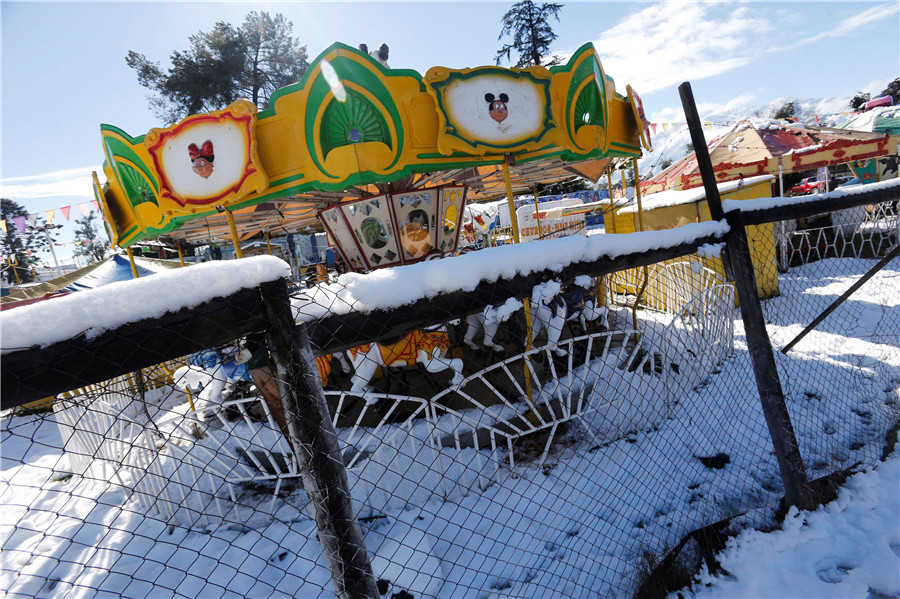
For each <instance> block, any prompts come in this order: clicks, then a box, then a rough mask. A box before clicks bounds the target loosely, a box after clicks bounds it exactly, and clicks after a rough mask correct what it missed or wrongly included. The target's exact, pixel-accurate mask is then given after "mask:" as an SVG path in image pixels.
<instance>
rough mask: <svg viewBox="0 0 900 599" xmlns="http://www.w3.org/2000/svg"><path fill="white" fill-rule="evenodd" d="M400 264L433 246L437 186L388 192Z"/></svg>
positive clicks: (419, 255) (423, 255)
mask: <svg viewBox="0 0 900 599" xmlns="http://www.w3.org/2000/svg"><path fill="white" fill-rule="evenodd" d="M391 204H392V205H393V208H394V216H395V218H396V222H397V229H398V237H399V238H400V251H401V252H402V253H403V254H402V255H403V262H404V264H406V263H409V262H416V261H418V260H420V259H422V258H424V257H425V256H427V255H428V254H429V253H431V251H432V250H433V249H434V248H435V235H436V229H437V227H436V226H435V225H436V215H437V212H438V190H437V189H423V190H415V191H406V192H402V193H393V194H391Z"/></svg>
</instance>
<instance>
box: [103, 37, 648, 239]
mask: <svg viewBox="0 0 900 599" xmlns="http://www.w3.org/2000/svg"><path fill="white" fill-rule="evenodd" d="M625 91H626V93H625V94H621V93H617V92H616V85H615V82H614V81H613V79H612V78H610V77H608V76H606V75H605V74H604V72H603V68H602V66H601V64H600V60H599V58H598V57H597V54H596V52H595V51H594V48H593V46H592V45H591V44H585V45H584V46H582V47H581V48H579V49H578V50H577V51H576V52H575V53H574V54H573V56H572V58H571V59H570V60H569V61H568V62H567V63H566V64H564V65H557V66H554V67H550V68H549V69H548V68H545V67H538V66H535V67H529V68H527V69H515V68H512V69H504V68H500V67H494V66H490V67H477V68H467V69H458V70H454V69H448V68H445V67H434V68H432V69H429V71H428V72H427V73H426V74H425V75H424V76H423V75H420V74H418V73H416V72H415V71H412V70H409V69H388V68H385V67H384V66H383V65H382V64H380V63H378V62H377V61H376V60H375V59H373V58H372V57H370V56H369V55H368V54H365V53H363V52H360V51H358V50H357V49H355V48H351V47H349V46H346V45H344V44H334V45H332V46H331V47H329V48H328V49H326V50H325V51H324V52H323V53H322V54H321V55H320V56H319V57H318V58H317V59H316V60H314V61H313V62H312V64H311V66H310V68H309V69H308V70H307V72H306V73H305V74H304V76H303V78H302V79H301V80H300V81H298V82H297V83H295V84H293V85H291V86H288V87H286V88H282V89H280V90H277V91H276V92H274V93H273V95H272V97H271V98H270V101H269V108H267V109H266V110H264V111H262V112H259V113H258V114H257V110H256V106H254V105H253V104H252V103H251V102H249V101H247V100H239V101H237V102H235V103H233V104H232V105H230V106H228V107H225V108H223V109H222V110H218V111H214V112H212V113H209V114H199V115H192V116H189V117H187V118H186V119H184V120H182V121H180V122H178V123H175V124H174V125H171V126H169V127H166V128H160V129H151V130H150V131H149V132H148V133H146V134H145V135H142V136H138V137H132V136H131V135H129V134H128V133H126V132H125V131H123V130H121V129H119V128H117V127H114V126H112V125H102V126H101V135H102V139H103V151H104V155H105V162H104V169H103V174H104V175H105V177H106V183H104V184H101V183H100V179H99V177H97V178H95V181H94V192H95V195H96V196H97V199H98V201H99V202H100V204H101V206H102V207H103V215H104V222H105V224H106V227H107V230H108V232H109V234H110V237H111V239H112V240H113V242H114V243H115V244H116V245H119V246H120V247H128V246H131V245H133V244H135V243H138V242H140V241H141V240H143V239H155V238H160V237H168V238H170V239H179V240H183V241H188V242H200V241H208V240H210V239H225V238H228V237H230V232H229V228H228V224H227V218H226V216H227V215H224V214H222V212H223V211H228V212H230V213H232V215H233V216H234V218H235V221H236V225H237V228H238V231H239V233H240V236H241V238H242V240H245V239H247V238H249V237H253V236H255V235H256V234H258V233H259V232H260V231H268V232H272V233H276V232H294V231H297V230H302V229H304V228H305V227H307V226H309V225H310V224H313V223H316V212H317V211H318V210H320V209H322V208H325V207H327V206H330V205H333V204H336V203H340V202H347V201H353V200H358V199H360V198H364V197H369V196H376V195H378V194H382V193H386V192H397V191H401V190H414V189H420V188H427V187H436V186H440V185H465V186H466V187H467V189H468V194H469V196H468V198H469V201H478V200H480V199H488V198H496V197H498V196H503V195H505V194H506V189H505V184H504V177H503V172H502V166H501V165H502V164H503V163H504V162H505V163H507V164H509V165H510V166H511V180H512V186H513V190H514V191H529V192H530V191H531V189H532V187H533V186H534V185H535V184H537V183H553V182H558V181H561V180H565V179H569V178H573V177H576V176H583V177H586V178H589V179H591V180H596V179H597V178H599V176H600V174H601V173H602V171H603V168H604V167H605V165H606V161H607V160H608V159H610V158H629V157H636V156H640V155H641V148H642V147H644V148H647V149H649V147H650V143H649V134H648V129H647V127H648V123H647V122H646V119H645V118H644V116H643V107H642V105H641V102H640V98H639V97H638V95H637V94H636V93H634V91H633V90H632V89H631V88H630V86H626V90H625ZM489 98H490V99H489Z"/></svg>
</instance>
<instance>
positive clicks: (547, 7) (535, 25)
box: [496, 0, 563, 69]
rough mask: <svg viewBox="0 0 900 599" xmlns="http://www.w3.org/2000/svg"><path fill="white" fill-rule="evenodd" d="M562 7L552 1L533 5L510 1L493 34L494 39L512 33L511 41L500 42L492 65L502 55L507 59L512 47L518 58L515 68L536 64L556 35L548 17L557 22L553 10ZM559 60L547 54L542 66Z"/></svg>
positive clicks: (525, 0)
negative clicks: (498, 31)
mask: <svg viewBox="0 0 900 599" xmlns="http://www.w3.org/2000/svg"><path fill="white" fill-rule="evenodd" d="M562 7H563V5H562V4H558V3H556V2H548V3H545V4H540V5H537V4H535V3H534V2H532V1H531V0H522V2H516V3H515V4H513V5H512V8H510V9H509V11H508V12H507V13H506V14H505V15H503V19H502V21H501V22H502V23H503V28H502V29H501V30H500V35H499V37H497V41H500V40H502V39H503V38H504V36H507V35H510V34H512V37H513V39H512V43H509V44H503V46H502V47H501V48H500V50H499V51H498V52H497V56H496V64H497V65H498V66H499V65H500V60H501V59H502V58H505V59H506V60H507V61H510V60H511V59H510V53H511V52H512V51H513V50H515V51H516V54H518V57H519V58H518V61H517V62H516V64H515V65H514V66H515V67H516V68H520V69H521V68H525V67H529V66H532V65H540V64H541V59H542V58H543V57H544V56H546V55H547V54H549V53H550V44H551V43H552V42H553V40H555V39H556V38H557V37H558V36H557V35H556V34H555V33H553V29H552V28H551V27H550V23H549V20H550V18H551V17H552V18H555V19H556V20H557V22H558V21H559V15H558V14H557V13H559V9H561V8H562ZM559 62H560V59H559V58H557V57H555V56H554V57H550V58H549V59H548V60H547V62H546V63H545V64H544V66H552V65H554V64H559Z"/></svg>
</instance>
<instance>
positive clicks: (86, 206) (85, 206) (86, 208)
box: [78, 202, 91, 216]
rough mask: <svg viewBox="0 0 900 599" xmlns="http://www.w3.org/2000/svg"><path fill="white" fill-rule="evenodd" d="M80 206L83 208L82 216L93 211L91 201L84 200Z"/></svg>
mask: <svg viewBox="0 0 900 599" xmlns="http://www.w3.org/2000/svg"><path fill="white" fill-rule="evenodd" d="M78 208H79V209H81V216H87V215H88V214H90V213H91V203H90V202H83V203H81V204H78Z"/></svg>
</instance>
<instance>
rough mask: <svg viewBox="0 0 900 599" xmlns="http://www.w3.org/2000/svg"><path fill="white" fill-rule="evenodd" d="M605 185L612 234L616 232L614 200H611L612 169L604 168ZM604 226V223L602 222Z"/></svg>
mask: <svg viewBox="0 0 900 599" xmlns="http://www.w3.org/2000/svg"><path fill="white" fill-rule="evenodd" d="M606 185H607V187H608V188H609V210H610V214H612V232H613V233H615V232H616V200H615V199H614V198H613V186H612V169H611V168H609V167H608V166H607V167H606ZM603 222H604V224H605V223H606V221H605V220H604V221H603Z"/></svg>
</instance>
